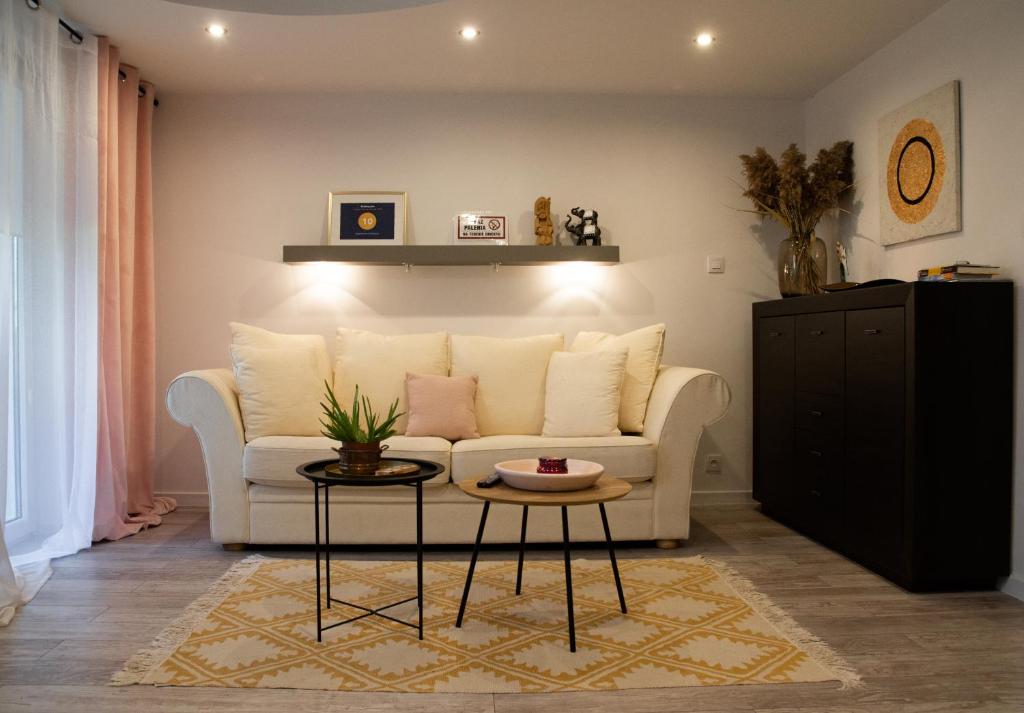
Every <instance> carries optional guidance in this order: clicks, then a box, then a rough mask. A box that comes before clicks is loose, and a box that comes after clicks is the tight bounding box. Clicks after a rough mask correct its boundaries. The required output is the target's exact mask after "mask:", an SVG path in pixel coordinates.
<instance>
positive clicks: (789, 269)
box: [740, 141, 853, 297]
mask: <svg viewBox="0 0 1024 713" xmlns="http://www.w3.org/2000/svg"><path fill="white" fill-rule="evenodd" d="M740 161H742V162H743V173H744V175H745V176H746V178H747V190H746V191H744V192H743V195H744V196H746V197H747V198H749V199H750V200H751V202H752V203H753V204H754V208H755V210H753V211H750V212H752V213H757V214H758V215H760V216H761V217H762V218H765V217H768V218H772V219H773V220H775V221H776V222H778V223H780V224H781V225H783V226H785V227H786V228H787V229H788V230H789V238H788V239H787V240H786V241H784V242H783V243H782V246H781V247H780V249H779V291H780V292H781V293H782V296H783V297H795V296H797V295H813V294H817V293H819V292H821V291H822V290H821V286H822V284H823V283H824V282H825V272H826V269H827V266H828V263H827V258H826V253H825V243H823V242H822V241H821V240H820V239H818V238H817V237H815V235H814V228H815V227H816V226H817V225H818V221H819V220H821V218H822V216H824V215H825V213H827V212H829V211H830V210H840V211H842V210H843V209H842V208H840V207H839V200H840V198H841V197H842V195H843V193H845V192H846V191H847V190H849V189H850V188H852V187H853V143H852V142H850V141H838V142H836V144H835V145H834V146H833V147H832V148H830V149H821V150H820V151H819V152H818V156H817V158H815V160H814V163H812V164H811V165H810V167H808V166H807V157H806V156H805V155H804V154H803V152H801V151H800V149H798V148H797V147H796V144H790V145H789V148H788V149H786V150H785V151H783V152H782V155H781V156H780V157H779V161H778V162H776V161H775V159H774V158H772V156H771V155H770V154H769V153H768V152H767V151H765V150H764V148H762V147H760V146H759V147H758V148H757V150H756V151H755V152H754V154H753V155H752V156H751V155H748V154H743V155H742V156H740ZM844 212H845V211H844Z"/></svg>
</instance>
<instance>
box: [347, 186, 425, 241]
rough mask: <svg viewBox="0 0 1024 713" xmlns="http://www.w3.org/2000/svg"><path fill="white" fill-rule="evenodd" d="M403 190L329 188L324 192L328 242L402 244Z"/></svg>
mask: <svg viewBox="0 0 1024 713" xmlns="http://www.w3.org/2000/svg"><path fill="white" fill-rule="evenodd" d="M406 202H407V201H406V194H405V193H403V192H399V191H332V192H331V193H328V194H327V244H328V245H405V234H406Z"/></svg>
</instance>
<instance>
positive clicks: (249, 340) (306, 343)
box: [228, 322, 332, 392]
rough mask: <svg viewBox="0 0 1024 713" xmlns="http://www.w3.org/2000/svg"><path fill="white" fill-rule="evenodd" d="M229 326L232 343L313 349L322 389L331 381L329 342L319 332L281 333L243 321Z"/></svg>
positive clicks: (275, 347)
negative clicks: (243, 322) (325, 383)
mask: <svg viewBox="0 0 1024 713" xmlns="http://www.w3.org/2000/svg"><path fill="white" fill-rule="evenodd" d="M228 327H230V329H231V344H232V345H235V344H237V345H239V346H242V347H259V348H260V349H279V348H282V347H289V348H294V347H308V348H310V349H313V350H314V351H315V352H316V370H317V374H318V376H319V378H320V391H321V392H322V391H323V390H324V389H323V386H324V381H326V382H328V383H330V382H331V378H332V377H331V357H330V356H329V355H328V354H327V342H325V341H324V338H323V337H322V336H320V335H319V334H279V333H277V332H271V331H270V330H267V329H261V328H259V327H253V326H252V325H249V324H242V323H241V322H229V323H228Z"/></svg>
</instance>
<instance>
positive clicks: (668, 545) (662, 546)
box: [654, 540, 679, 550]
mask: <svg viewBox="0 0 1024 713" xmlns="http://www.w3.org/2000/svg"><path fill="white" fill-rule="evenodd" d="M654 544H655V546H656V547H657V548H658V549H659V550H674V549H676V548H677V547H679V540H655V541H654Z"/></svg>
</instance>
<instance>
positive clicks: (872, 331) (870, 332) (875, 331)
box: [864, 329, 882, 334]
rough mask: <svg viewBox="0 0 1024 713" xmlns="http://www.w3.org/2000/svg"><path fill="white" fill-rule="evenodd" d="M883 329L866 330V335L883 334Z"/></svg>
mask: <svg viewBox="0 0 1024 713" xmlns="http://www.w3.org/2000/svg"><path fill="white" fill-rule="evenodd" d="M881 333H882V330H881V329H865V330H864V334H881Z"/></svg>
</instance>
